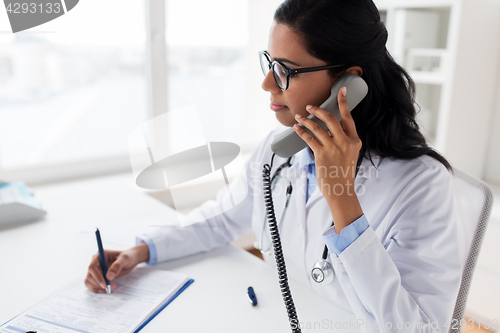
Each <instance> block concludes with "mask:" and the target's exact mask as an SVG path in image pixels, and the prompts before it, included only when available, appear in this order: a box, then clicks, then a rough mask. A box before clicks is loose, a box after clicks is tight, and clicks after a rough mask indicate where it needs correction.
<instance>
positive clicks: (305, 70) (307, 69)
mask: <svg viewBox="0 0 500 333" xmlns="http://www.w3.org/2000/svg"><path fill="white" fill-rule="evenodd" d="M261 54H262V55H264V56H265V57H266V59H267V61H268V63H269V70H268V71H267V72H268V73H269V71H272V72H273V77H274V81H275V82H276V85H277V86H278V87H279V88H280V89H281V90H282V91H285V90H287V89H288V87H289V86H290V75H292V74H299V73H309V72H316V71H322V70H325V69H332V68H340V67H345V66H346V65H326V66H315V67H304V68H294V69H291V68H290V67H288V66H287V65H285V64H284V63H282V62H281V61H277V60H274V61H271V56H270V55H269V53H267V51H265V50H264V51H259V62H260V56H261ZM274 63H278V64H280V65H281V66H283V68H285V69H286V70H287V75H286V87H285V89H283V88H281V87H280V85H279V83H278V80H277V79H276V76H275V75H274V71H273V70H272V68H273V65H274ZM261 67H262V66H261ZM262 73H263V74H264V76H266V75H267V74H266V73H264V72H262Z"/></svg>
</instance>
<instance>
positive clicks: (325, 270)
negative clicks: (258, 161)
mask: <svg viewBox="0 0 500 333" xmlns="http://www.w3.org/2000/svg"><path fill="white" fill-rule="evenodd" d="M364 151H365V150H364V146H363V147H362V148H361V152H360V154H359V157H358V161H357V163H356V175H357V174H358V170H359V166H360V165H361V161H362V160H363V155H364ZM294 156H295V155H294ZM294 156H291V157H290V158H288V160H287V161H286V162H285V163H283V164H282V165H280V166H279V167H278V168H277V169H276V171H275V172H274V174H273V177H272V178H271V190H274V187H273V183H274V181H275V180H276V179H278V178H284V179H287V180H288V186H287V190H286V201H285V206H284V207H283V213H282V214H281V218H280V221H279V223H278V229H280V228H281V224H282V223H283V220H284V218H285V213H286V211H287V208H288V203H289V202H290V196H291V195H292V190H293V187H292V182H291V181H290V180H289V179H288V178H287V177H283V176H281V175H280V173H281V171H282V170H283V169H284V168H286V167H288V168H290V167H291V166H292V164H291V160H292V158H293V157H294ZM274 184H276V183H274ZM266 219H267V217H266V216H265V217H264V223H263V224H262V230H261V233H260V237H259V240H258V241H256V242H255V243H254V247H255V248H256V249H258V250H260V252H261V253H262V255H263V256H267V257H270V256H272V255H273V250H272V246H271V245H269V248H268V249H267V250H264V249H263V248H262V240H263V238H264V233H265V229H266ZM333 225H334V224H333V221H332V226H333ZM327 258H328V247H327V246H326V244H325V248H324V250H323V255H322V256H321V259H320V260H318V261H317V262H316V263H315V264H314V266H313V268H312V270H311V277H312V279H313V280H314V281H315V282H316V283H321V284H323V285H328V284H330V283H332V282H333V280H334V278H335V274H334V272H333V267H332V265H331V264H330V263H329V262H328V261H327Z"/></svg>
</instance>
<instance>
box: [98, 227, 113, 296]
mask: <svg viewBox="0 0 500 333" xmlns="http://www.w3.org/2000/svg"><path fill="white" fill-rule="evenodd" d="M95 238H97V247H98V248H99V262H100V263H101V269H102V276H104V281H106V292H107V293H108V294H111V284H110V283H109V280H108V279H107V278H106V273H108V264H107V263H106V255H105V254H104V249H103V248H102V242H101V234H100V232H99V229H97V228H95Z"/></svg>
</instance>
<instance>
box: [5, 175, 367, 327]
mask: <svg viewBox="0 0 500 333" xmlns="http://www.w3.org/2000/svg"><path fill="white" fill-rule="evenodd" d="M33 189H34V191H35V196H36V198H37V200H39V201H40V202H41V203H42V205H43V207H44V208H45V209H46V210H47V212H48V214H47V216H46V217H45V219H43V220H39V221H35V222H29V223H24V224H19V225H15V226H9V227H8V228H1V229H0V263H1V264H2V272H1V274H0V324H3V323H4V322H6V321H8V320H10V319H11V318H12V317H14V316H16V315H18V314H19V313H21V312H23V311H24V310H26V309H28V308H29V307H31V306H33V305H34V304H36V303H37V302H40V301H42V300H43V299H44V298H46V297H47V296H49V295H50V294H52V293H53V292H55V291H57V290H58V289H60V288H61V287H63V286H65V285H66V284H68V283H70V282H71V281H72V280H74V279H81V283H82V287H85V286H84V282H83V280H84V277H85V274H86V272H87V267H88V265H89V263H90V259H91V257H92V255H93V254H95V253H96V252H97V246H96V241H95V235H94V228H95V227H99V229H100V230H101V233H102V236H103V243H104V247H105V248H107V249H117V250H120V249H125V248H128V247H130V246H133V245H134V244H135V237H134V235H135V234H137V233H139V232H140V230H142V231H145V230H146V229H147V228H152V227H158V225H159V224H161V223H163V222H165V220H166V219H168V216H171V214H172V213H175V212H174V211H173V210H172V209H171V208H170V207H168V206H166V205H164V204H162V203H161V202H159V201H157V200H155V199H153V198H151V197H150V196H148V195H146V194H144V193H141V192H140V191H137V189H136V188H134V185H133V184H131V183H130V182H128V180H127V179H125V178H124V177H123V176H113V177H102V178H95V179H89V180H80V181H74V182H68V183H60V184H54V185H50V186H48V185H47V186H39V187H34V188H33ZM115 231H116V232H115ZM111 233H112V234H113V235H110V234H111ZM141 265H146V264H141ZM151 267H154V268H157V269H165V270H171V271H175V272H179V273H183V274H186V275H188V276H189V277H190V278H193V279H194V280H195V282H194V283H193V284H192V285H191V286H189V287H188V288H187V289H186V290H185V291H184V292H183V293H181V294H180V295H179V296H178V297H177V298H176V299H175V300H174V301H173V302H172V303H171V304H169V305H168V306H167V307H166V308H165V309H164V310H163V311H161V312H160V313H159V314H158V315H157V316H156V317H155V318H154V319H153V320H152V321H151V322H150V323H149V324H148V325H146V326H145V328H144V329H143V330H142V331H141V332H145V333H148V332H158V331H165V330H167V331H168V330H170V331H176V332H177V331H182V332H215V331H217V332H225V331H238V332H255V331H259V332H289V331H290V325H289V323H288V317H287V314H286V309H285V305H284V303H283V299H282V296H281V293H280V289H279V284H278V276H277V272H276V271H275V270H274V269H273V268H272V267H271V266H270V265H268V264H266V263H264V262H263V261H262V260H260V259H258V258H257V257H255V256H253V255H251V254H250V253H248V252H246V251H244V250H242V249H240V248H237V247H234V246H232V245H228V246H225V247H222V248H219V249H216V250H214V251H211V252H208V253H200V254H197V255H193V256H189V257H185V258H181V259H178V260H173V261H168V262H163V263H159V264H157V265H154V266H151ZM289 283H290V288H291V291H292V296H293V299H294V301H295V305H296V309H297V314H298V318H299V320H300V322H302V323H303V325H304V326H305V327H304V329H303V332H307V331H318V330H320V331H338V330H339V328H340V331H342V332H358V331H357V330H355V329H354V328H353V323H355V321H356V319H355V317H354V315H353V314H352V313H351V312H349V311H346V310H344V309H342V308H340V307H338V306H337V305H335V304H334V303H332V302H331V301H329V300H328V299H326V298H323V297H322V296H321V295H319V294H317V293H315V292H314V291H313V290H311V289H309V288H308V287H307V286H305V285H302V284H301V283H299V282H296V281H294V280H293V279H290V280H289ZM249 286H252V287H253V288H254V290H255V293H256V295H257V299H258V305H257V306H255V307H253V306H252V305H251V304H250V303H249V301H248V299H247V294H246V292H247V288H248V287H249ZM308 327H309V328H310V329H308Z"/></svg>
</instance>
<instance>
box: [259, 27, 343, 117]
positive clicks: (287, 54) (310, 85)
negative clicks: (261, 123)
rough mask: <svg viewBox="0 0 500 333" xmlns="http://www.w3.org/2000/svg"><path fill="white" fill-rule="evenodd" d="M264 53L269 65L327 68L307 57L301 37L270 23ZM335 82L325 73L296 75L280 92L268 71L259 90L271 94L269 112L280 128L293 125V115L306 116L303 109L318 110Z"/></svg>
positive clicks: (323, 63) (318, 60) (313, 58)
mask: <svg viewBox="0 0 500 333" xmlns="http://www.w3.org/2000/svg"><path fill="white" fill-rule="evenodd" d="M267 52H268V53H269V55H270V57H271V61H274V60H279V61H281V62H283V63H284V64H285V65H287V66H288V67H290V68H291V69H294V68H303V67H314V66H325V65H329V64H327V63H325V62H324V61H323V60H320V59H318V58H315V57H313V56H311V55H310V54H308V53H307V51H306V49H305V48H304V46H303V44H302V40H301V37H300V36H299V35H298V33H296V32H294V31H293V30H292V29H290V28H289V27H288V26H286V25H284V24H281V23H276V21H273V24H272V26H271V31H270V34H269V42H268V45H267ZM334 82H335V79H334V78H332V77H331V76H330V75H329V74H328V71H327V70H322V71H317V72H309V73H300V74H295V75H293V76H291V77H290V85H289V87H288V89H287V90H285V91H282V90H281V89H280V88H279V87H278V85H277V84H276V82H275V81H274V76H273V72H272V71H269V73H267V76H266V77H265V78H264V82H262V89H264V90H265V91H269V92H270V93H271V110H273V109H274V110H273V112H275V113H276V119H278V121H279V122H280V123H282V124H283V125H284V126H288V127H291V126H293V124H295V123H297V121H296V120H295V114H297V113H299V114H301V115H302V116H304V117H307V116H308V115H309V112H307V111H306V105H309V104H310V105H314V106H320V105H321V104H322V103H323V102H324V101H326V99H327V98H328V97H329V96H330V87H331V85H332V84H333V83H334Z"/></svg>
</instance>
